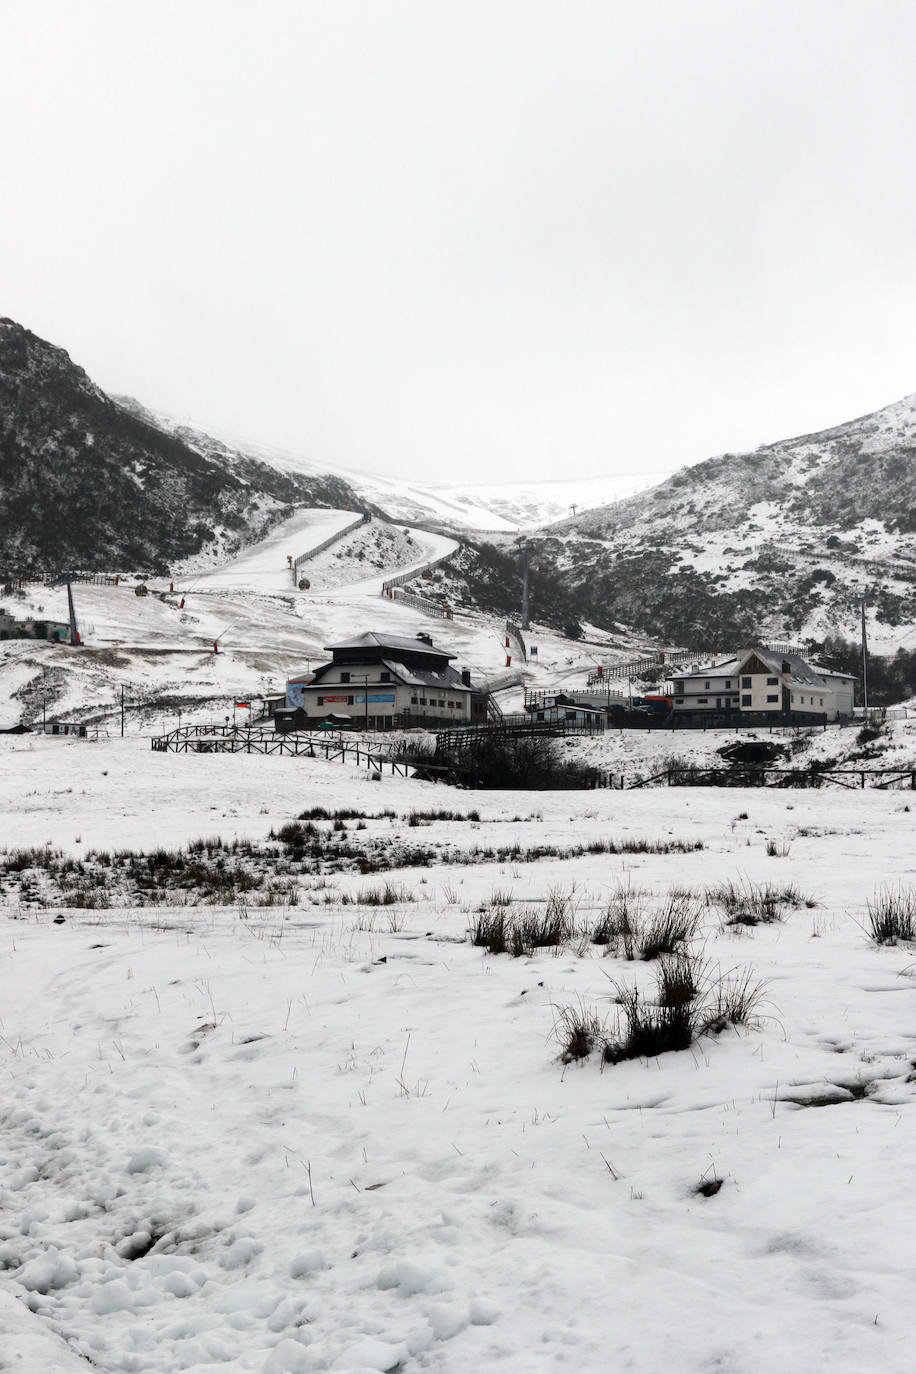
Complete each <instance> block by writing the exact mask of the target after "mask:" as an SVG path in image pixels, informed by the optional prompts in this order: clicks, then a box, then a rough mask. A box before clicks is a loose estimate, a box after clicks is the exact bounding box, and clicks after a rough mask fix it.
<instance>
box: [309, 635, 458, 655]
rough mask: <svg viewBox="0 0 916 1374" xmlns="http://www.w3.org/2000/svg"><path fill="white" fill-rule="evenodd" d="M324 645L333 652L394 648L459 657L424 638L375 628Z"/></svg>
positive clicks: (407, 651) (397, 651)
mask: <svg viewBox="0 0 916 1374" xmlns="http://www.w3.org/2000/svg"><path fill="white" fill-rule="evenodd" d="M324 647H325V648H326V649H327V650H328V652H329V653H332V654H333V653H337V652H338V651H339V650H341V649H393V650H395V652H396V653H400V654H403V653H412V654H428V655H429V656H430V657H431V658H457V654H450V653H449V652H448V650H447V649H437V648H436V647H435V645H432V644H426V643H424V641H423V640H422V639H411V638H410V637H409V636H408V635H389V634H378V633H376V631H375V630H364V631H363V633H362V634H359V635H354V636H353V638H352V639H344V640H342V641H341V642H340V643H339V644H326V645H325V646H324Z"/></svg>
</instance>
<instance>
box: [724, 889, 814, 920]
mask: <svg viewBox="0 0 916 1374" xmlns="http://www.w3.org/2000/svg"><path fill="white" fill-rule="evenodd" d="M706 902H707V905H708V906H713V907H718V908H719V909H720V910H721V911H722V912H723V913H724V916H725V924H726V925H727V926H759V925H772V924H773V922H774V921H784V920H785V918H786V912H787V910H788V908H790V907H800V906H816V905H817V903H816V902H814V901H813V900H812V899H811V898H806V897H803V896H802V894H801V892H800V891H799V890H798V888H797V887H796V886H795V884H794V883H784V884H782V885H780V884H777V883H752V882H749V881H747V880H744V879H742V880H740V881H738V882H735V881H734V880H733V879H731V878H729V879H728V880H727V881H726V882H724V883H718V884H717V885H716V886H715V887H710V888H707V889H706Z"/></svg>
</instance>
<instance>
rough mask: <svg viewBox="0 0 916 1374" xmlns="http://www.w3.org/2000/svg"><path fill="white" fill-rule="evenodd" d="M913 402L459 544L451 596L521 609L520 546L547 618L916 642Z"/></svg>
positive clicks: (560, 622) (691, 634) (888, 645)
mask: <svg viewBox="0 0 916 1374" xmlns="http://www.w3.org/2000/svg"><path fill="white" fill-rule="evenodd" d="M914 531H916V397H908V398H906V399H904V400H903V401H899V402H897V403H896V404H895V405H891V406H888V407H887V408H886V409H884V410H881V411H878V412H877V413H876V414H874V415H868V416H865V417H863V418H861V419H858V420H853V421H851V422H849V423H848V424H845V425H839V426H837V427H835V428H833V429H828V430H824V431H823V432H822V433H819V434H808V435H804V436H802V437H801V438H797V439H789V440H786V441H784V442H781V443H776V444H769V445H767V446H766V447H764V448H760V449H758V450H756V451H755V452H754V453H745V454H725V455H723V456H721V457H718V458H711V459H709V460H708V461H707V462H704V463H699V464H697V466H695V467H691V468H684V469H682V470H681V471H680V472H677V473H675V474H674V475H673V476H672V477H670V478H669V479H668V480H667V481H665V482H663V483H661V484H660V485H659V486H657V487H654V488H651V489H650V490H648V491H645V492H642V493H640V494H639V495H638V496H634V497H631V498H629V499H627V500H624V501H617V502H615V503H613V504H612V505H608V506H603V507H600V508H598V509H594V510H588V511H584V512H582V513H581V514H579V515H578V516H576V517H575V518H573V519H571V520H569V519H567V520H563V521H561V522H560V523H558V524H555V525H552V526H549V527H548V528H545V529H541V530H539V531H536V532H534V533H533V534H531V535H528V536H525V537H524V538H523V539H520V538H518V537H517V536H511V535H510V536H507V535H503V536H495V537H493V538H492V539H491V540H490V541H488V543H486V544H483V543H476V544H469V546H468V548H467V549H466V550H465V551H464V554H463V555H462V557H461V558H460V559H458V560H455V561H454V562H453V563H452V565H451V567H450V569H449V571H448V573H447V574H445V575H444V576H445V580H446V581H447V582H448V586H447V587H446V588H444V590H446V591H447V593H448V595H449V596H450V598H451V600H452V601H453V602H454V604H455V605H457V606H460V605H461V604H462V602H464V603H465V604H476V605H480V606H481V607H482V608H484V609H488V610H493V611H497V612H502V611H504V610H505V611H507V612H508V611H510V610H512V611H514V612H517V610H518V605H519V590H518V588H519V580H520V576H519V569H520V566H521V546H522V543H525V544H527V546H528V550H529V554H530V560H531V567H532V583H531V614H532V617H533V618H534V619H535V620H536V621H540V622H541V623H546V624H548V625H551V626H553V627H555V628H557V629H564V628H565V627H566V626H568V625H570V624H572V623H573V622H574V621H576V620H578V621H580V622H588V623H590V624H592V625H595V626H597V627H599V628H601V629H603V630H606V631H613V630H614V629H615V627H617V626H619V625H620V624H624V625H627V626H630V627H632V628H633V629H635V630H637V631H640V632H641V633H643V634H644V635H645V636H646V638H647V641H655V642H656V643H659V644H666V645H671V646H674V645H685V646H690V647H705V648H708V649H710V650H712V649H716V648H723V649H724V648H726V647H730V646H734V645H736V644H740V643H747V642H750V641H751V640H752V639H754V638H758V637H771V638H774V639H792V640H793V641H795V640H798V639H800V638H803V639H808V640H811V641H823V640H825V639H827V638H830V637H836V636H839V637H843V636H846V637H849V638H854V637H855V636H856V635H857V633H858V624H859V617H860V612H861V600H862V597H863V596H864V597H865V598H866V600H867V604H868V616H869V625H870V634H871V636H872V639H873V642H874V645H875V647H876V648H879V647H880V649H881V650H882V651H884V652H888V653H896V652H897V650H898V648H900V647H907V646H908V645H909V644H910V641H911V639H912V641H913V643H916V537H914Z"/></svg>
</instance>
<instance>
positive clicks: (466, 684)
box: [286, 630, 486, 730]
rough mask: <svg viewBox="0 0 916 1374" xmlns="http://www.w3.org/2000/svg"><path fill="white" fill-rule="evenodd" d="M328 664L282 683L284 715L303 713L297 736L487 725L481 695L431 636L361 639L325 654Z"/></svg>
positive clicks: (332, 647)
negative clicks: (315, 731) (340, 727)
mask: <svg viewBox="0 0 916 1374" xmlns="http://www.w3.org/2000/svg"><path fill="white" fill-rule="evenodd" d="M328 652H329V653H330V654H331V656H332V657H331V661H330V662H329V663H324V664H322V665H321V667H320V668H317V669H316V670H315V672H314V673H308V674H304V675H302V676H300V677H296V678H291V679H290V680H289V682H288V683H287V694H286V706H287V710H295V711H296V712H297V714H298V711H299V710H301V711H302V712H303V713H304V715H303V717H302V718H303V720H304V726H303V727H302V728H305V729H310V728H313V727H314V726H317V725H320V724H321V723H322V722H327V721H331V719H332V718H333V719H335V720H338V721H339V720H340V719H341V718H343V719H345V720H346V719H347V718H349V722H350V723H351V724H352V726H353V728H354V729H357V730H359V729H365V730H398V729H409V728H410V727H411V726H421V725H422V726H437V727H440V728H441V727H443V726H450V725H451V726H454V725H466V724H469V723H470V722H471V721H472V720H477V719H481V718H484V719H485V718H486V692H485V691H480V690H478V689H476V688H475V687H474V686H473V685H472V683H471V675H470V672H469V671H468V670H467V669H465V670H464V671H461V672H459V671H458V669H456V668H454V667H452V662H451V661H452V660H453V659H454V658H455V657H456V655H455V654H451V653H449V652H448V650H446V649H440V648H437V647H436V646H435V645H434V644H433V642H432V639H431V638H430V637H429V635H418V636H417V637H416V639H410V638H408V637H407V636H405V635H391V634H382V633H377V632H376V631H374V630H367V631H364V632H363V633H362V634H359V635H355V636H354V637H353V638H352V639H348V640H344V641H343V643H341V644H332V645H329V646H328Z"/></svg>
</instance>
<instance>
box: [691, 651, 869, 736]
mask: <svg viewBox="0 0 916 1374" xmlns="http://www.w3.org/2000/svg"><path fill="white" fill-rule="evenodd" d="M670 681H671V684H672V689H673V699H672V707H673V710H674V711H675V712H677V713H686V712H696V713H704V712H707V713H714V714H716V715H717V716H719V715H724V716H726V717H728V716H730V715H735V716H738V715H741V714H746V715H753V716H759V717H763V718H767V717H771V718H773V719H776V718H777V717H779V718H788V717H805V718H814V719H815V720H839V719H845V718H847V717H849V716H851V715H852V705H853V694H854V690H855V680H854V679H853V678H852V677H850V676H849V675H848V674H842V673H834V672H831V671H829V670H828V669H826V668H817V667H812V665H811V664H809V663H807V662H806V661H805V660H804V659H803V658H802V657H801V656H800V655H799V654H791V653H790V654H780V653H775V652H773V651H772V650H770V649H762V648H755V649H745V650H742V652H741V653H739V654H736V655H735V656H734V657H732V658H727V659H724V660H722V661H721V662H719V663H711V664H709V665H708V666H707V667H705V668H691V669H688V670H687V671H685V672H681V673H674V674H673V675H672V677H671V679H670Z"/></svg>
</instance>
